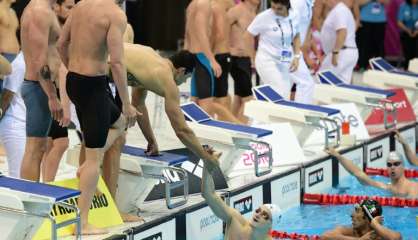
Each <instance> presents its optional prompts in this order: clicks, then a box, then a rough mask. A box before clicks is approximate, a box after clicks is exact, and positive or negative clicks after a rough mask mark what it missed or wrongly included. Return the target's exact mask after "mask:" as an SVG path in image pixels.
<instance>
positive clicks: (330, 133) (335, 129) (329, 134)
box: [321, 118, 341, 149]
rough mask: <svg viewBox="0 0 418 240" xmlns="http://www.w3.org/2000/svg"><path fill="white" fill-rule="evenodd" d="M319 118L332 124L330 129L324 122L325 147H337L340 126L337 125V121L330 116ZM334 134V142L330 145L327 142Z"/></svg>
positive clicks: (339, 138) (338, 144)
mask: <svg viewBox="0 0 418 240" xmlns="http://www.w3.org/2000/svg"><path fill="white" fill-rule="evenodd" d="M321 120H322V121H323V122H325V123H327V122H328V123H331V125H332V126H333V127H332V128H331V130H330V129H329V128H328V125H327V124H325V127H324V130H325V146H324V147H325V149H328V148H329V147H333V148H337V147H339V146H340V144H341V131H340V129H341V127H340V125H338V123H337V121H335V120H333V119H330V118H321ZM334 133H335V134H336V136H335V138H336V139H335V144H333V145H331V144H330V142H329V139H330V138H333V134H334Z"/></svg>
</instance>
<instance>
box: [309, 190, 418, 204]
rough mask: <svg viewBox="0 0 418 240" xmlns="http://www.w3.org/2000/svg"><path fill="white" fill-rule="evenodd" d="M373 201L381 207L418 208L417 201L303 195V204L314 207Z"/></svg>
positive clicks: (393, 198)
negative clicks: (313, 205) (366, 200)
mask: <svg viewBox="0 0 418 240" xmlns="http://www.w3.org/2000/svg"><path fill="white" fill-rule="evenodd" d="M367 198H370V199H373V200H376V201H378V202H379V203H380V204H381V205H382V206H392V207H418V199H408V198H398V197H380V196H371V197H370V196H355V195H347V194H311V193H305V194H304V195H303V203H305V204H315V205H342V204H355V203H359V202H360V201H361V200H364V199H367Z"/></svg>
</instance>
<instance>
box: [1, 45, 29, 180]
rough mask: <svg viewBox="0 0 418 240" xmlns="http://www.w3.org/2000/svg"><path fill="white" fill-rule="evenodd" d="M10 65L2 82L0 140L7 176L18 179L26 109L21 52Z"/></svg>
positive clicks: (22, 150) (23, 63)
mask: <svg viewBox="0 0 418 240" xmlns="http://www.w3.org/2000/svg"><path fill="white" fill-rule="evenodd" d="M11 65H12V73H11V74H10V75H8V76H6V77H5V78H4V82H3V92H2V103H1V110H2V111H1V112H2V115H1V121H0V140H1V142H2V143H3V145H4V147H5V150H6V155H7V163H8V168H9V176H11V177H16V178H19V177H20V166H21V163H22V159H23V154H24V153H25V143H26V131H25V129H26V108H25V103H24V102H23V99H22V96H21V95H20V87H21V86H22V83H23V79H24V76H25V61H24V59H23V53H22V52H20V53H19V54H18V55H17V57H16V58H15V59H14V60H13V62H12V64H11ZM6 93H7V94H6ZM4 96H10V97H4Z"/></svg>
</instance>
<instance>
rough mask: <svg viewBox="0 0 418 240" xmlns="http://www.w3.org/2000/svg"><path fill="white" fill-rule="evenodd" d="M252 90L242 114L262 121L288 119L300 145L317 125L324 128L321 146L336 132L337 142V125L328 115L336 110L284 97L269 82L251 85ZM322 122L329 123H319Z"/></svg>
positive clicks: (285, 120) (336, 112)
mask: <svg viewBox="0 0 418 240" xmlns="http://www.w3.org/2000/svg"><path fill="white" fill-rule="evenodd" d="M253 94H254V96H255V98H256V99H255V100H251V101H249V102H247V103H246V104H245V109H244V114H245V115H246V116H248V117H250V118H252V119H255V120H257V121H259V122H265V123H271V122H276V123H277V122H289V123H290V125H291V126H292V129H293V131H294V132H295V134H296V136H297V138H298V141H299V143H300V145H301V146H304V143H305V141H306V140H307V139H308V136H309V135H311V133H312V132H313V131H314V130H315V128H317V127H320V128H323V129H325V132H326V133H325V147H328V145H329V143H330V142H329V139H331V138H334V135H333V134H334V133H337V139H335V138H334V139H335V145H336V146H337V145H338V144H339V131H337V130H339V126H338V124H337V122H336V121H334V120H332V119H330V118H329V117H330V116H332V115H335V114H338V113H339V112H340V111H339V110H337V109H332V108H327V107H321V106H316V105H311V104H302V103H297V102H292V101H287V100H285V99H284V98H283V97H282V96H280V94H279V93H277V92H276V91H275V90H274V89H273V88H272V87H271V86H269V85H262V86H258V87H254V88H253ZM325 122H326V123H330V126H331V127H330V128H329V127H328V125H329V124H323V123H325Z"/></svg>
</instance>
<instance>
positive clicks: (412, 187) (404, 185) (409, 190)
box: [326, 148, 418, 198]
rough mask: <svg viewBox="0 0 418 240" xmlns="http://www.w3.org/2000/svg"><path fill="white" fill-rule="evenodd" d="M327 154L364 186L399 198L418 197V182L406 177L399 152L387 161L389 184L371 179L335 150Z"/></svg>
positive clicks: (392, 153)
mask: <svg viewBox="0 0 418 240" xmlns="http://www.w3.org/2000/svg"><path fill="white" fill-rule="evenodd" d="M326 152H327V153H328V154H330V155H331V156H333V157H335V158H336V159H337V160H338V161H339V162H340V163H341V164H342V165H343V166H344V168H345V169H346V170H347V171H348V172H350V173H351V174H352V175H354V176H355V177H356V178H357V179H358V180H359V181H360V182H361V183H362V184H365V185H370V186H372V187H377V188H380V189H383V190H387V191H390V192H391V193H392V194H393V195H396V196H399V197H409V198H416V197H418V182H414V181H411V180H409V179H407V178H406V177H405V175H404V170H405V169H404V163H403V160H402V159H401V157H400V156H399V154H398V153H397V152H390V153H389V157H388V159H387V161H386V166H387V171H388V173H389V177H390V181H391V183H389V184H387V183H383V182H378V181H375V180H373V179H371V178H370V177H369V176H368V175H367V174H366V173H365V172H363V171H362V170H361V169H360V168H358V167H357V166H356V165H354V163H353V162H352V161H351V160H350V159H347V158H345V157H344V156H342V155H341V154H339V153H338V152H337V151H336V150H335V149H334V148H330V149H328V150H326Z"/></svg>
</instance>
